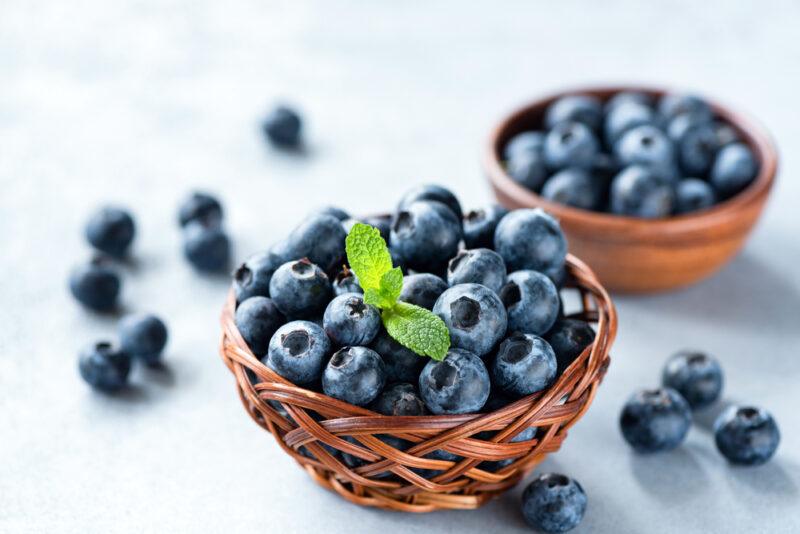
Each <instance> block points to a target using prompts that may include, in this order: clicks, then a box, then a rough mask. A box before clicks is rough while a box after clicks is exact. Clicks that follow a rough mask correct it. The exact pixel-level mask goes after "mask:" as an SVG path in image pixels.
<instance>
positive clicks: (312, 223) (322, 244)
mask: <svg viewBox="0 0 800 534" xmlns="http://www.w3.org/2000/svg"><path fill="white" fill-rule="evenodd" d="M346 237H347V232H345V229H344V228H343V227H342V223H341V222H340V221H339V219H337V218H336V217H334V216H332V215H322V214H317V215H312V216H310V217H308V218H306V220H305V221H303V222H302V223H301V224H300V225H299V226H298V227H297V228H295V229H294V230H292V232H291V234H289V238H288V243H287V248H288V251H289V254H290V255H291V259H293V260H299V259H302V258H308V259H309V261H311V263H314V264H316V265H319V267H320V268H321V269H322V270H323V271H325V272H326V273H330V272H333V271H335V270H338V269H340V268H341V266H342V265H343V264H344V258H345V250H344V240H345V238H346Z"/></svg>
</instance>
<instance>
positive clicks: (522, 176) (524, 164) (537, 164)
mask: <svg viewBox="0 0 800 534" xmlns="http://www.w3.org/2000/svg"><path fill="white" fill-rule="evenodd" d="M506 170H507V171H508V175H509V176H511V179H512V180H514V181H515V182H517V183H518V184H520V185H522V186H524V187H526V188H527V189H530V190H531V191H539V190H540V189H541V188H542V185H543V184H544V182H545V180H547V166H546V165H545V160H544V153H543V152H522V153H519V154H514V157H512V158H511V159H509V160H508V161H506Z"/></svg>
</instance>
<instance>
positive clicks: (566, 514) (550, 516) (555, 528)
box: [522, 473, 586, 532]
mask: <svg viewBox="0 0 800 534" xmlns="http://www.w3.org/2000/svg"><path fill="white" fill-rule="evenodd" d="M584 513H586V493H585V492H584V491H583V488H582V487H581V485H580V484H578V482H577V481H576V480H573V479H571V478H569V477H567V476H564V475H559V474H556V473H547V474H543V475H539V476H538V477H536V478H535V479H534V481H533V482H531V483H530V484H529V485H528V487H527V488H525V491H523V492H522V515H523V516H524V517H525V521H527V522H528V524H529V525H530V526H532V527H533V528H535V529H538V530H541V531H542V532H567V531H568V530H572V529H573V528H575V527H577V526H578V524H579V523H580V522H581V520H582V519H583V514H584Z"/></svg>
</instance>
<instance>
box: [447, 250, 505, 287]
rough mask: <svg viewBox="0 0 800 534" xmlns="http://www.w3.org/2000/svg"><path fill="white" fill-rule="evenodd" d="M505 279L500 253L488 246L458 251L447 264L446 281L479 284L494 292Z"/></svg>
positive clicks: (451, 283)
mask: <svg viewBox="0 0 800 534" xmlns="http://www.w3.org/2000/svg"><path fill="white" fill-rule="evenodd" d="M505 281H506V264H505V262H503V258H501V257H500V254H498V253H497V252H495V251H494V250H491V249H488V248H476V249H472V250H462V251H460V252H459V253H458V254H457V255H456V256H455V257H454V258H453V259H452V260H450V263H449V264H448V265H447V283H448V284H450V285H451V286H454V285H458V284H468V283H474V284H481V285H484V286H486V287H488V288H489V289H491V290H492V291H494V292H495V293H497V292H498V291H500V288H501V287H503V284H504V283H505Z"/></svg>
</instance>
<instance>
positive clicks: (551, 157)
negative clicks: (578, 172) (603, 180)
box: [543, 122, 600, 170]
mask: <svg viewBox="0 0 800 534" xmlns="http://www.w3.org/2000/svg"><path fill="white" fill-rule="evenodd" d="M599 150H600V145H599V143H598V141H597V138H595V136H594V134H593V133H592V130H590V129H589V127H588V126H586V125H585V124H583V123H580V122H562V123H560V124H557V125H556V126H555V127H553V129H552V130H550V132H548V134H547V137H546V138H545V141H544V152H543V153H544V161H545V164H546V165H547V167H548V168H549V169H551V170H559V169H563V168H565V167H580V168H582V169H589V168H591V166H592V162H593V161H594V158H595V156H596V155H597V153H598V152H599Z"/></svg>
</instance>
